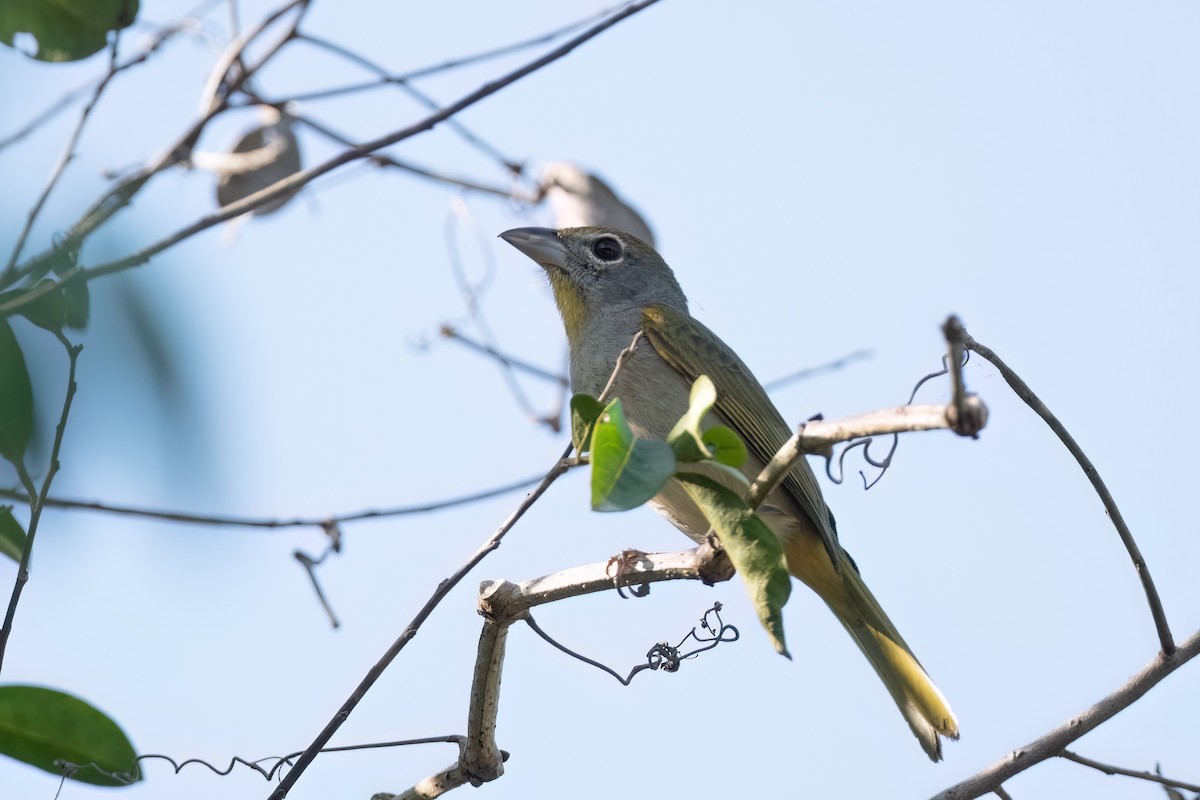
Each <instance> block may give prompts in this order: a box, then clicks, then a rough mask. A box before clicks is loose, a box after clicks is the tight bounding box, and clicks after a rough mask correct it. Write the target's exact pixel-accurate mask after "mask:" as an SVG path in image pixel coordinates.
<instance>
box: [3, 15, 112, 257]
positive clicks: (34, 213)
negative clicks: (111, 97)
mask: <svg viewBox="0 0 1200 800" xmlns="http://www.w3.org/2000/svg"><path fill="white" fill-rule="evenodd" d="M120 43H121V31H120V30H118V31H116V32H115V33H114V34H113V37H112V44H111V45H110V46H109V51H108V53H109V55H108V72H106V73H105V74H104V77H103V78H101V79H100V82H99V83H98V84H96V90H95V91H94V92H92V98H91V99H90V100H88V102H87V104H86V105H84V107H83V111H81V112H80V113H79V121H78V122H76V123H75V129H74V130H73V131H71V136H70V137H69V138H68V139H67V146H66V147H65V148H64V149H63V152H62V155H60V156H59V157H58V162H57V163H56V164H55V165H54V168H53V169H52V170H50V179H49V180H48V181H47V182H46V186H45V187H44V188H43V189H42V193H41V194H40V195H39V196H38V199H37V200H36V201H34V204H33V206H32V207H31V208H30V209H29V214H28V215H26V217H25V224H24V225H23V226H22V227H21V232H20V233H19V234H18V235H17V243H16V244H15V245H14V246H13V249H12V253H11V254H10V255H9V257H8V261H7V263H5V265H4V272H5V273H9V272H11V271H12V269H13V268H14V267H15V266H16V264H17V260H18V259H20V258H21V251H22V250H24V249H25V241H26V240H27V239H28V238H29V233H30V231H32V230H33V225H34V223H35V222H37V218H38V215H39V214H41V213H42V207H43V206H45V205H46V200H48V199H49V198H50V193H51V192H52V191H54V187H55V186H57V185H58V181H59V179H60V178H61V177H62V176H63V173H64V172H66V170H67V165H68V164H70V163H71V162H72V161H73V160H74V159H75V146H76V145H78V144H79V137H80V136H82V135H83V129H84V128H85V127H86V126H87V123H88V120H89V119H91V116H92V109H94V108H95V107H96V103H98V102H99V101H100V96H101V95H102V94H104V90H105V89H107V88H108V84H109V83H110V82H111V81H112V79H113V78H114V77H115V76H116V74H117V50H118V48H119V47H120Z"/></svg>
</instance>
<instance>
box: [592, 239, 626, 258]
mask: <svg viewBox="0 0 1200 800" xmlns="http://www.w3.org/2000/svg"><path fill="white" fill-rule="evenodd" d="M592 253H594V254H595V256H596V258H598V259H600V260H601V261H616V260H617V259H618V258H620V257H621V243H620V242H618V241H617V240H616V239H614V238H613V237H612V236H601V237H600V238H599V239H597V240H596V241H594V242H592Z"/></svg>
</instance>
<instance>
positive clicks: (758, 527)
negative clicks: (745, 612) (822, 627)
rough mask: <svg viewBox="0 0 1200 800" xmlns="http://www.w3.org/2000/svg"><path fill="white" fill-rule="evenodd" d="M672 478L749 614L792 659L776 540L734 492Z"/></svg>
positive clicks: (706, 481) (693, 477) (696, 479)
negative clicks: (709, 534) (737, 578)
mask: <svg viewBox="0 0 1200 800" xmlns="http://www.w3.org/2000/svg"><path fill="white" fill-rule="evenodd" d="M676 477H677V478H678V479H679V480H680V481H682V482H683V488H684V489H686V490H687V493H688V495H690V496H691V498H692V500H694V501H695V502H696V505H698V506H700V510H701V511H703V512H704V516H705V517H706V518H707V519H708V522H709V524H710V525H711V526H712V529H713V531H714V532H715V533H716V534H717V537H718V538H719V539H720V540H721V546H722V547H724V548H725V551H726V552H727V553H729V558H730V560H731V561H733V565H734V567H736V568H737V571H738V572H740V573H741V574H742V582H743V583H745V584H746V591H747V592H749V594H750V600H751V601H752V602H753V604H754V610H755V612H756V613H757V614H758V619H759V621H760V622H761V623H762V624H763V627H764V628H766V629H767V634H768V635H769V636H770V637H771V641H772V642H773V643H774V644H775V650H776V652H778V653H780V654H781V655H784V656H787V657H788V658H791V655H790V654H789V653H788V651H787V644H786V643H785V641H784V638H783V606H784V604H785V603H787V600H788V596H789V595H790V594H791V592H792V579H791V577H790V576H789V575H788V571H787V562H786V561H785V560H784V556H783V546H782V545H781V544H780V543H779V538H778V537H776V536H775V534H774V533H773V532H772V531H771V529H770V528H768V527H767V523H765V522H763V521H762V518H760V517H759V516H758V515H757V514H755V513H754V512H753V511H751V510H750V508H749V507H748V506H747V505H746V502H745V501H744V500H743V499H742V498H741V497H739V496H738V494H737V493H736V492H734V491H732V490H730V489H727V488H726V487H724V486H722V485H721V484H719V483H717V482H716V481H714V480H712V479H711V478H708V477H705V476H703V475H697V474H695V473H690V472H680V473H678V474H677V475H676Z"/></svg>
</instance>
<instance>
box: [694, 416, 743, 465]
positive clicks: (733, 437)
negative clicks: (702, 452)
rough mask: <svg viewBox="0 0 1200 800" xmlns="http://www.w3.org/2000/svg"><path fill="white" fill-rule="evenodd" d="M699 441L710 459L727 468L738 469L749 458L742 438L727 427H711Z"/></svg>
mask: <svg viewBox="0 0 1200 800" xmlns="http://www.w3.org/2000/svg"><path fill="white" fill-rule="evenodd" d="M700 440H701V441H702V442H704V445H705V447H707V448H708V452H709V455H710V456H711V458H712V459H713V460H715V461H717V462H718V463H720V464H724V465H725V466H727V467H733V468H734V469H740V468H741V466H742V465H743V464H745V463H746V459H747V458H749V457H750V453H749V452H748V451H747V450H746V443H745V442H743V441H742V437H740V436H738V435H737V432H736V431H734V430H733V428H730V427H728V426H725V425H713V426H712V427H711V428H709V429H708V430H706V431H705V432H704V433H703V435H701V437H700Z"/></svg>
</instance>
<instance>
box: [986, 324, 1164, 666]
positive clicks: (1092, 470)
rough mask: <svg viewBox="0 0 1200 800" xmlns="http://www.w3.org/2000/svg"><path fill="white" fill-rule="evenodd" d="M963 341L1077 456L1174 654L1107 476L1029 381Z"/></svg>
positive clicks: (1147, 573) (1149, 580)
mask: <svg viewBox="0 0 1200 800" xmlns="http://www.w3.org/2000/svg"><path fill="white" fill-rule="evenodd" d="M964 344H965V346H966V348H967V349H968V350H974V351H975V352H976V353H979V355H981V356H983V357H984V358H986V359H987V360H988V361H990V362H991V363H992V364H993V365H995V367H996V369H998V370H1000V374H1001V375H1003V376H1004V380H1005V381H1007V382H1008V385H1009V386H1010V387H1011V388H1012V390H1013V392H1015V393H1016V395H1017V397H1020V398H1021V399H1022V400H1024V401H1025V404H1026V405H1027V406H1029V407H1030V408H1031V409H1033V411H1034V412H1035V413H1036V414H1037V415H1038V416H1039V417H1041V418H1042V420H1043V421H1044V422H1045V423H1046V424H1047V425H1048V426H1050V430H1052V431H1054V434H1055V436H1057V437H1058V438H1059V439H1060V440H1061V441H1062V443H1063V445H1065V446H1066V448H1067V450H1069V451H1070V452H1071V455H1073V456H1074V457H1075V460H1076V461H1077V462H1078V463H1079V466H1080V467H1081V468H1082V469H1083V473H1084V474H1085V475H1087V478H1088V480H1089V481H1091V483H1092V488H1094V489H1095V490H1096V494H1097V495H1099V496H1100V502H1101V503H1103V504H1104V510H1105V511H1106V512H1108V516H1109V519H1111V520H1112V523H1113V526H1114V527H1116V529H1117V535H1119V536H1120V537H1121V542H1122V543H1123V544H1124V545H1125V550H1126V551H1127V552H1128V553H1129V558H1130V559H1131V560H1132V561H1133V566H1134V569H1136V570H1137V574H1138V577H1139V578H1140V579H1141V581H1142V591H1143V592H1144V593H1145V595H1146V602H1147V603H1148V604H1149V606H1150V615H1151V616H1152V617H1153V618H1154V627H1155V628H1156V629H1157V631H1158V641H1159V644H1160V645H1161V646H1162V651H1163V653H1164V654H1165V655H1168V656H1169V655H1171V653H1173V652H1174V651H1175V641H1174V639H1173V638H1172V637H1171V628H1170V626H1169V625H1168V624H1167V615H1166V612H1165V611H1163V605H1162V600H1161V599H1160V598H1159V596H1158V590H1157V589H1156V588H1155V587H1154V579H1153V578H1152V577H1151V576H1150V568H1149V567H1148V566H1147V565H1146V560H1145V559H1144V558H1143V557H1142V551H1141V550H1140V549H1139V548H1138V546H1137V542H1136V541H1134V538H1133V533H1132V532H1131V531H1130V530H1129V526H1128V525H1127V524H1126V523H1125V517H1123V516H1122V515H1121V510H1120V509H1119V508H1117V501H1116V500H1114V499H1113V496H1112V493H1111V492H1109V491H1108V486H1106V485H1105V483H1104V480H1103V479H1102V478H1101V477H1100V471H1099V470H1097V469H1096V467H1095V466H1094V465H1093V464H1092V462H1091V460H1090V459H1088V457H1087V455H1085V454H1084V452H1083V448H1081V447H1080V446H1079V444H1078V443H1077V442H1076V441H1075V438H1074V437H1073V436H1071V434H1070V433H1068V432H1067V429H1066V427H1064V426H1063V424H1062V423H1061V422H1059V420H1058V417H1056V416H1054V414H1052V413H1050V409H1049V408H1047V407H1046V404H1045V403H1043V402H1042V401H1041V400H1040V399H1039V398H1038V396H1037V395H1036V394H1034V393H1033V390H1032V389H1030V388H1029V386H1028V384H1026V383H1025V381H1023V380H1021V377H1020V376H1019V375H1017V373H1015V372H1013V370H1012V369H1011V368H1010V367H1009V366H1008V365H1007V364H1005V363H1004V362H1003V361H1002V360H1001V359H1000V357H999V356H998V355H996V353H995V352H994V351H993V350H992V349H991V348H990V347H987V346H985V345H983V344H980V343H979V342H977V341H976V340H975V339H974V338H972V337H971V336H970V335H969V334H966V335H965V337H964Z"/></svg>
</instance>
